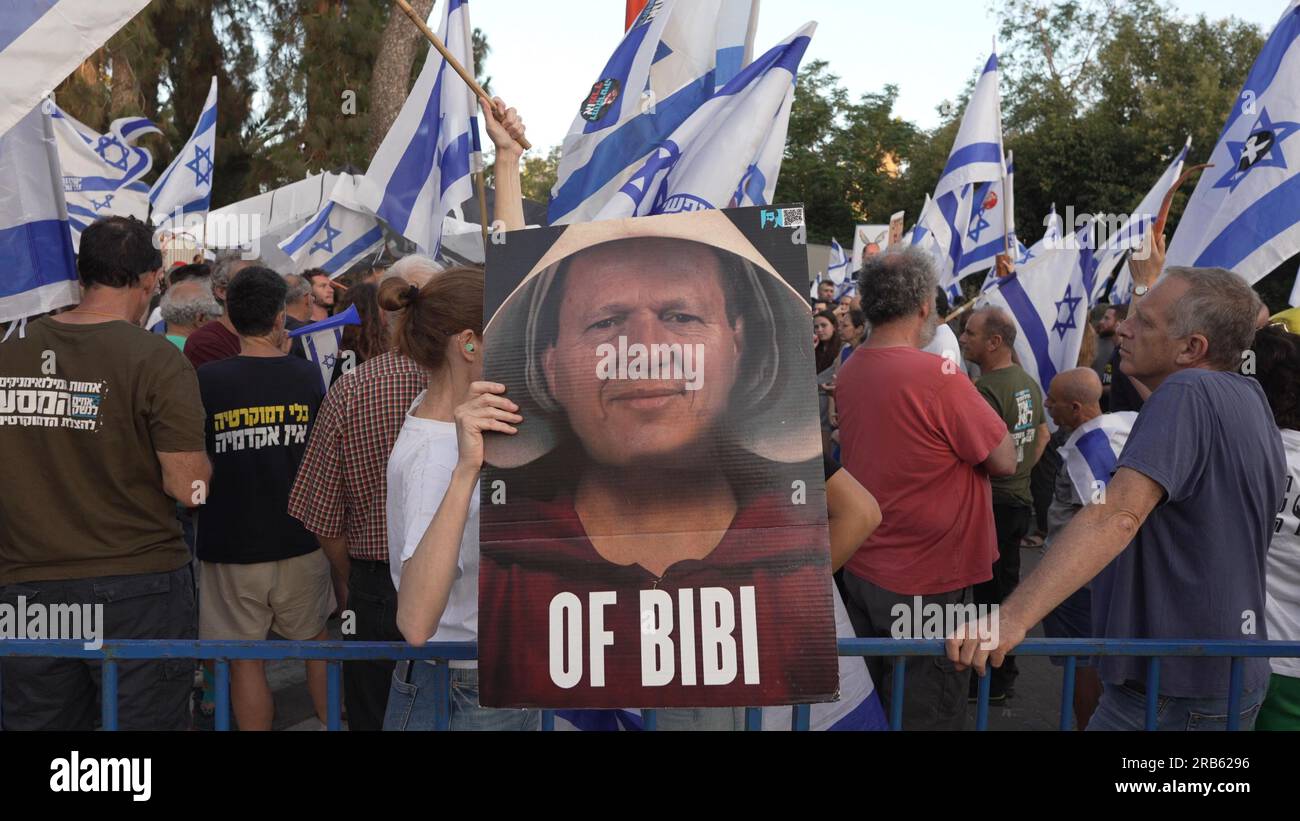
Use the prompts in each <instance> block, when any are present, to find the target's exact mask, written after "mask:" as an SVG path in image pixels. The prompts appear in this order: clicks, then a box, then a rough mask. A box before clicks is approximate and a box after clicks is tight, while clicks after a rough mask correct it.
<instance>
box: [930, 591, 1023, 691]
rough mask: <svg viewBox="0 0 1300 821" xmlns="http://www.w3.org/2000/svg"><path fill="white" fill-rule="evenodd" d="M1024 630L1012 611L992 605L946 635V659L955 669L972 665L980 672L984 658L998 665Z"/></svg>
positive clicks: (1018, 640)
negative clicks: (987, 610)
mask: <svg viewBox="0 0 1300 821" xmlns="http://www.w3.org/2000/svg"><path fill="white" fill-rule="evenodd" d="M1027 632H1028V630H1027V629H1026V628H1025V626H1024V625H1023V624H1021V622H1020V619H1018V618H1016V616H1015V614H1014V612H1012V611H1010V610H1008V609H1007V608H1005V607H995V608H994V609H993V610H992V612H990V613H987V614H986V615H983V616H981V617H980V618H979V620H978V621H975V622H973V623H969V624H962V625H959V626H958V627H957V629H956V630H955V631H954V632H953V634H952V636H950V637H949V638H948V642H947V650H948V660H949V661H951V662H952V663H953V664H955V665H956V666H957V669H958V670H966V669H968V668H970V667H974V668H975V671H976V672H977V673H979V674H980V675H981V676H982V675H984V673H985V666H986V662H992V664H993V666H994V667H1001V666H1002V662H1003V661H1004V660H1005V659H1006V657H1007V656H1008V655H1009V654H1010V653H1011V651H1012V650H1014V649H1015V648H1016V647H1017V646H1018V645H1019V644H1020V643H1021V642H1022V641H1024V640H1025V634H1026V633H1027Z"/></svg>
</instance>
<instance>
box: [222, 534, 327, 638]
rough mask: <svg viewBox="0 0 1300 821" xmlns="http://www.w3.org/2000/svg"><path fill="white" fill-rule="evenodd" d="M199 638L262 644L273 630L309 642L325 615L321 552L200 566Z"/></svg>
mask: <svg viewBox="0 0 1300 821" xmlns="http://www.w3.org/2000/svg"><path fill="white" fill-rule="evenodd" d="M199 564H200V565H201V566H202V569H201V571H200V573H199V638H201V639H217V640H223V641H263V640H265V639H266V637H267V633H268V632H270V631H271V630H274V631H275V632H276V633H277V634H278V635H281V636H283V637H284V638H286V639H289V640H290V641H309V640H311V639H314V638H316V637H317V636H319V635H320V634H321V631H322V630H324V629H325V622H326V620H328V619H329V615H330V565H329V560H328V559H326V558H325V554H324V552H322V551H320V550H314V551H312V552H311V553H308V554H306V555H304V556H295V557H294V558H292V559H283V560H281V561H278V562H261V563H258V564H226V563H223V562H200V563H199Z"/></svg>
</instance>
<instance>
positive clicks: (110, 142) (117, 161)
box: [95, 134, 130, 171]
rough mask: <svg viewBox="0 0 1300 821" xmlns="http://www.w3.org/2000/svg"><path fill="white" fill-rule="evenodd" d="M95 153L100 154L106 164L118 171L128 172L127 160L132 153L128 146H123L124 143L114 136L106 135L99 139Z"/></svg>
mask: <svg viewBox="0 0 1300 821" xmlns="http://www.w3.org/2000/svg"><path fill="white" fill-rule="evenodd" d="M95 153H96V154H98V155H99V156H100V158H101V159H103V160H104V162H106V163H108V164H109V165H111V166H113V167H114V168H116V169H117V170H119V171H126V170H127V165H128V163H127V158H128V157H129V156H130V152H128V151H127V149H126V146H124V145H122V143H121V142H119V141H118V139H117V137H115V136H113V135H112V134H105V135H102V136H101V137H100V138H99V142H98V143H96V145H95ZM109 154H112V155H113V156H109Z"/></svg>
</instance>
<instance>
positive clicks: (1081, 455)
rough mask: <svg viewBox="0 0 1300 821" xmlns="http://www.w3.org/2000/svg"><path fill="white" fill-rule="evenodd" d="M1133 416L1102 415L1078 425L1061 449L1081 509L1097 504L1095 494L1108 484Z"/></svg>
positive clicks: (1098, 499)
mask: <svg viewBox="0 0 1300 821" xmlns="http://www.w3.org/2000/svg"><path fill="white" fill-rule="evenodd" d="M1137 416H1138V415H1137V414H1136V413H1134V412H1133V411H1123V412H1121V413H1105V414H1102V415H1101V416H1098V417H1097V418H1095V419H1090V420H1088V421H1087V422H1084V423H1083V424H1082V425H1080V426H1079V427H1078V429H1076V430H1075V431H1074V433H1072V434H1070V438H1069V439H1067V440H1066V441H1065V444H1064V445H1062V446H1061V460H1062V461H1063V462H1064V464H1065V469H1066V472H1067V473H1068V475H1069V477H1070V483H1071V484H1072V485H1074V491H1075V493H1078V494H1079V498H1080V499H1081V500H1083V503H1084V504H1085V505H1090V504H1093V503H1094V502H1097V501H1100V498H1101V497H1100V494H1099V491H1101V490H1102V488H1104V487H1106V485H1108V484H1110V479H1111V477H1112V476H1113V475H1114V474H1115V466H1116V465H1117V464H1118V463H1119V456H1120V454H1121V453H1122V452H1123V451H1124V443H1125V442H1127V441H1128V435H1129V431H1131V430H1133V423H1134V422H1136V421H1137Z"/></svg>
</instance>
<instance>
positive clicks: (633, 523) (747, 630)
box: [479, 207, 838, 708]
mask: <svg viewBox="0 0 1300 821" xmlns="http://www.w3.org/2000/svg"><path fill="white" fill-rule="evenodd" d="M802 231H803V211H802V209H801V208H783V207H755V208H743V209H735V210H729V211H702V212H693V213H682V214H673V215H666V216H655V217H643V218H636V219H623V220H610V221H605V222H596V223H580V224H575V225H571V226H567V227H565V226H561V227H554V228H548V229H534V230H530V231H520V232H514V233H510V234H508V235H506V241H505V242H504V243H503V244H500V245H494V246H490V247H489V249H488V257H487V280H486V283H487V287H486V294H485V300H484V301H485V310H486V312H487V317H488V319H489V321H488V324H487V327H486V330H485V335H484V341H485V350H486V361H485V364H484V378H486V379H488V380H490V381H495V382H500V383H502V384H504V385H505V386H506V388H507V394H506V395H507V396H509V397H510V398H511V399H513V400H514V401H515V402H516V403H517V404H518V405H519V406H520V411H519V412H520V414H521V415H522V416H523V418H524V421H523V422H522V423H521V424H520V425H519V426H518V433H517V434H515V435H505V434H490V435H489V438H488V440H487V443H486V459H487V463H488V464H487V465H486V466H485V470H484V473H483V478H482V493H483V496H482V527H481V533H480V546H481V563H480V576H479V653H480V656H479V658H480V667H479V676H480V688H481V689H480V701H481V703H482V704H483V705H484V706H489V707H523V706H529V707H537V706H541V707H557V708H610V707H724V706H763V705H777V704H794V703H805V702H817V701H828V700H832V699H834V698H835V695H836V691H837V689H838V674H837V661H836V655H835V650H836V648H835V624H834V613H833V605H832V601H833V600H832V596H831V577H830V556H829V547H828V544H827V530H826V502H825V486H824V480H823V464H822V460H821V444H820V434H819V422H818V410H817V399H816V391H815V386H814V370H815V368H814V363H813V351H812V346H811V345H810V343H809V327H810V322H811V319H810V316H809V309H808V305H807V302H806V301H805V300H804V299H803V298H802V297H801V295H800V294H801V292H802V291H803V289H804V287H805V283H806V282H807V277H808V262H807V254H806V251H805V246H804V244H803V241H802V236H801V234H802Z"/></svg>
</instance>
